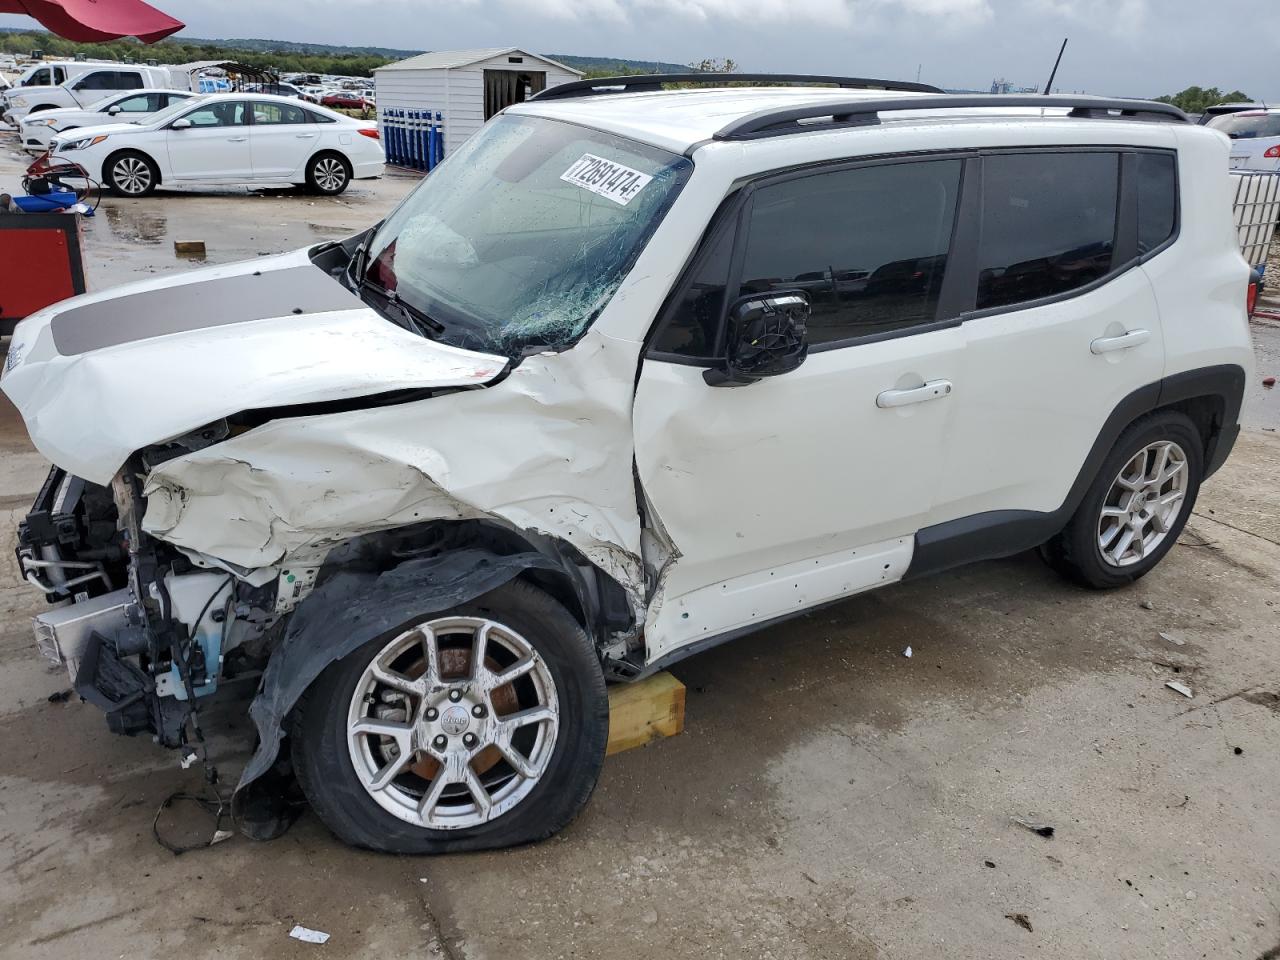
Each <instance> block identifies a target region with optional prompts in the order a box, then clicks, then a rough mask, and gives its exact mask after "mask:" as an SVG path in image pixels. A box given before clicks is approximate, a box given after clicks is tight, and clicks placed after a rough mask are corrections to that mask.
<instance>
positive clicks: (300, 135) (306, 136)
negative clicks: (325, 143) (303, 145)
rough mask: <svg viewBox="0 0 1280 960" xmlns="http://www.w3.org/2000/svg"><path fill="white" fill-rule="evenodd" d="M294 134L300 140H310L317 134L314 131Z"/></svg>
mask: <svg viewBox="0 0 1280 960" xmlns="http://www.w3.org/2000/svg"><path fill="white" fill-rule="evenodd" d="M294 136H295V137H297V138H298V139H299V140H310V139H311V138H312V137H314V136H315V134H314V133H295V134H294Z"/></svg>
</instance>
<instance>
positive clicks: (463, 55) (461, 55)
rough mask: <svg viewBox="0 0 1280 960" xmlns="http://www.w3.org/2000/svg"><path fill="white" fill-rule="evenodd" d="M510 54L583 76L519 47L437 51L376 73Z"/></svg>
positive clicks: (467, 62)
mask: <svg viewBox="0 0 1280 960" xmlns="http://www.w3.org/2000/svg"><path fill="white" fill-rule="evenodd" d="M510 54H518V55H519V56H522V57H526V58H528V59H530V60H537V61H539V62H540V63H549V64H551V65H552V66H553V67H559V68H560V69H561V70H564V71H567V72H568V73H572V74H576V75H577V76H582V71H581V70H574V69H573V68H572V67H566V66H565V65H564V64H563V63H559V62H558V61H556V60H552V59H551V58H550V57H543V56H539V55H538V54H536V53H529V52H527V51H525V50H521V49H520V48H519V47H484V48H480V49H476V50H436V51H434V52H431V53H420V54H418V55H417V56H416V57H410V58H409V59H408V60H398V61H396V62H395V63H389V64H387V65H386V66H385V67H378V68H377V70H375V71H374V72H375V73H377V72H379V71H382V70H453V69H456V68H458V67H468V66H470V65H471V64H473V63H480V62H481V61H482V60H492V59H493V58H494V57H505V56H508V55H510Z"/></svg>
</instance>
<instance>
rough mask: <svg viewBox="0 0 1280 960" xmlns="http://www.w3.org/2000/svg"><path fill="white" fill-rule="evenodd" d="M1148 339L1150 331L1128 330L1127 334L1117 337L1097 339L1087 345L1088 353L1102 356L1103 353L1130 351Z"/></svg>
mask: <svg viewBox="0 0 1280 960" xmlns="http://www.w3.org/2000/svg"><path fill="white" fill-rule="evenodd" d="M1150 339H1151V331H1150V330H1130V331H1129V332H1128V333H1126V334H1122V335H1121V336H1118V337H1099V338H1098V339H1097V340H1095V341H1093V343H1091V344H1089V352H1090V353H1095V354H1098V355H1102V354H1104V353H1114V352H1115V351H1117V350H1132V349H1133V348H1134V347H1140V346H1142V344H1144V343H1146V342H1147V341H1148V340H1150Z"/></svg>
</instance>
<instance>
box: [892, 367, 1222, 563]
mask: <svg viewBox="0 0 1280 960" xmlns="http://www.w3.org/2000/svg"><path fill="white" fill-rule="evenodd" d="M1244 385H1245V372H1244V370H1243V369H1242V368H1241V367H1238V366H1236V365H1234V364H1222V365H1219V366H1213V367H1203V368H1201V369H1199V370H1189V371H1186V372H1185V373H1178V374H1174V375H1172V376H1169V377H1166V378H1164V379H1163V380H1160V381H1158V382H1156V383H1151V384H1147V385H1146V386H1145V387H1140V388H1139V389H1137V390H1135V391H1133V393H1131V394H1129V395H1128V396H1127V397H1125V398H1124V399H1123V400H1121V401H1120V403H1118V404H1117V405H1116V408H1115V409H1114V410H1112V411H1111V415H1110V416H1109V417H1107V420H1106V422H1105V423H1104V424H1103V426H1102V429H1101V430H1100V431H1099V432H1098V437H1097V439H1096V440H1095V441H1094V443H1093V447H1092V448H1091V449H1090V450H1089V455H1088V456H1087V457H1086V458H1085V461H1084V464H1083V465H1082V466H1081V467H1080V472H1079V473H1078V474H1076V479H1075V482H1074V483H1073V484H1072V485H1071V489H1070V491H1068V493H1067V496H1066V499H1065V500H1064V501H1063V502H1062V505H1061V506H1060V507H1058V509H1056V510H1053V511H1048V512H1042V511H1036V510H992V511H990V512H987V513H979V514H974V515H972V516H968V517H960V518H958V519H956V520H949V521H947V522H946V523H939V524H935V525H934V526H931V527H926V528H924V529H923V530H920V531H918V532H917V533H916V538H915V540H916V542H915V551H914V553H913V554H912V557H911V565H910V566H909V567H908V568H907V572H906V574H905V575H904V576H903V579H904V580H909V579H915V578H916V577H922V576H926V575H927V574H931V573H939V572H941V571H943V570H950V569H951V568H953V567H958V566H961V565H963V564H967V563H975V562H977V561H979V560H995V559H997V558H999V557H1009V556H1013V555H1014V554H1017V553H1021V552H1022V551H1024V550H1030V549H1031V548H1033V547H1038V546H1040V544H1042V543H1044V542H1045V541H1046V540H1048V539H1049V538H1050V537H1052V536H1053V535H1054V534H1056V533H1057V532H1058V531H1060V530H1061V529H1062V528H1063V527H1065V526H1066V525H1067V521H1068V520H1070V519H1071V515H1072V514H1073V513H1075V511H1076V508H1077V507H1078V506H1079V505H1080V501H1081V500H1083V499H1084V495H1085V493H1086V491H1088V489H1089V485H1090V484H1092V483H1093V480H1094V478H1095V477H1096V476H1097V473H1098V469H1099V467H1100V466H1101V465H1102V461H1103V460H1104V459H1105V458H1106V456H1107V455H1108V454H1109V453H1110V452H1111V450H1112V448H1114V447H1115V444H1116V440H1118V439H1119V437H1120V434H1121V433H1122V432H1123V431H1124V429H1125V428H1126V427H1128V426H1129V424H1131V423H1133V421H1135V420H1137V419H1138V418H1139V417H1141V416H1142V415H1143V414H1146V413H1150V412H1151V411H1153V410H1158V409H1160V408H1161V407H1165V406H1168V405H1169V404H1173V403H1177V402H1179V401H1184V400H1191V399H1194V398H1198V397H1217V398H1219V399H1221V400H1222V403H1223V420H1222V423H1220V424H1216V427H1217V430H1216V432H1213V433H1211V434H1210V436H1208V437H1206V438H1205V446H1206V450H1205V476H1206V477H1208V476H1210V475H1211V474H1212V473H1213V472H1214V471H1215V470H1217V469H1218V468H1219V467H1220V466H1222V464H1223V462H1225V460H1226V458H1227V455H1228V454H1229V453H1230V452H1231V447H1232V445H1233V444H1234V443H1235V438H1236V435H1237V434H1238V433H1239V424H1238V423H1237V420H1238V419H1239V415H1240V405H1241V403H1242V402H1243V399H1244Z"/></svg>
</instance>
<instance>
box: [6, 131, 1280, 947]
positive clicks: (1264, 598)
mask: <svg viewBox="0 0 1280 960" xmlns="http://www.w3.org/2000/svg"><path fill="white" fill-rule="evenodd" d="M9 143H11V141H6V140H4V139H0V190H3V189H5V188H6V187H9V188H13V187H16V185H17V184H16V176H15V171H17V169H18V164H17V162H16V161H15V160H13V159H12V158H11V157H10V153H11V149H12V148H11V147H9V146H8V144H9ZM411 186H412V181H411V180H410V179H408V178H393V179H387V180H385V181H382V182H378V183H373V184H359V185H357V186H356V187H355V188H353V190H352V191H351V192H350V193H348V194H347V195H346V196H345V197H343V198H340V199H338V200H318V199H314V198H308V197H305V196H301V195H296V194H293V193H291V192H288V191H283V192H282V191H268V192H265V193H256V192H251V191H245V190H209V191H199V192H195V191H192V192H183V193H165V194H162V195H159V196H157V197H155V198H153V199H149V200H141V201H117V200H110V199H108V200H106V201H104V203H103V205H102V208H101V209H100V211H99V215H98V218H97V219H96V220H95V221H93V222H92V223H90V224H89V225H88V226H87V230H86V238H85V239H86V246H87V252H88V261H89V271H90V283H91V285H92V286H93V287H95V288H102V287H105V286H109V285H113V284H116V283H120V282H123V281H126V280H129V279H133V278H135V277H138V276H143V275H146V274H149V273H156V272H163V271H169V270H176V269H182V268H184V267H186V266H188V263H187V262H185V261H182V260H179V259H178V258H175V256H174V255H173V250H172V246H171V241H173V240H204V241H205V243H206V245H207V249H208V259H209V260H210V261H213V262H216V261H225V260H231V259H235V258H238V257H245V256H254V255H255V254H257V253H258V252H260V251H261V252H274V251H278V250H283V249H288V248H290V247H293V246H298V245H302V244H305V243H308V242H310V241H313V240H315V239H316V238H318V237H329V236H340V235H341V234H342V233H343V232H345V231H350V230H353V229H354V228H356V227H359V226H362V225H364V224H366V223H368V222H370V221H372V220H375V219H376V218H378V217H380V216H382V215H383V214H384V213H385V212H386V211H387V210H388V209H389V207H390V206H391V204H392V203H394V201H395V200H396V199H398V198H399V197H400V196H402V195H403V194H404V193H405V192H406V191H407V189H408V188H409V187H411ZM1254 332H1255V336H1256V340H1257V345H1258V358H1259V360H1258V363H1259V372H1260V373H1261V374H1268V373H1274V372H1276V370H1277V369H1278V368H1280V324H1267V323H1259V324H1256V325H1255V328H1254ZM0 349H2V348H0ZM104 415H109V412H106V413H104ZM1245 419H1246V424H1247V429H1246V432H1245V433H1244V435H1243V436H1242V438H1241V440H1240V443H1239V445H1238V446H1237V449H1236V453H1235V455H1234V457H1233V458H1232V460H1231V461H1230V462H1229V463H1228V465H1227V466H1226V467H1225V468H1224V469H1223V470H1222V472H1221V473H1220V474H1219V475H1218V476H1216V477H1214V478H1213V480H1212V481H1210V482H1209V483H1208V484H1207V485H1206V487H1205V488H1204V490H1203V491H1202V495H1201V499H1200V503H1199V505H1198V507H1197V510H1196V514H1195V516H1194V517H1193V519H1192V521H1191V523H1190V524H1189V525H1188V527H1187V530H1186V532H1185V533H1184V535H1183V537H1182V539H1181V541H1180V544H1179V546H1177V547H1176V548H1175V549H1174V550H1173V551H1172V553H1170V555H1169V557H1168V558H1167V559H1166V561H1165V562H1164V563H1163V564H1162V565H1161V567H1160V569H1159V570H1158V571H1156V572H1155V573H1154V574H1152V575H1151V576H1149V577H1148V578H1146V579H1145V580H1143V581H1142V582H1141V583H1139V584H1137V585H1136V586H1134V587H1132V588H1130V589H1127V590H1122V591H1118V592H1113V593H1105V594H1095V593H1087V592H1083V591H1081V590H1078V589H1075V588H1073V587H1071V586H1068V585H1067V584H1065V583H1063V582H1062V581H1060V580H1058V579H1057V578H1056V577H1055V576H1054V575H1053V574H1051V573H1050V572H1049V570H1048V569H1047V568H1045V567H1044V566H1043V565H1042V564H1041V563H1040V561H1039V560H1038V559H1037V558H1036V557H1034V556H1029V555H1028V556H1021V557H1015V558H1012V559H1009V560H1004V561H999V562H994V563H985V564H981V565H977V566H974V567H970V568H967V569H963V570H959V571H955V572H953V573H949V574H946V575H943V576H939V577H936V578H934V579H932V580H928V581H924V582H916V583H912V584H909V585H902V586H895V587H891V588H888V589H885V590H882V591H879V592H877V593H874V594H870V595H866V596H863V597H859V598H856V599H853V600H851V601H849V602H847V603H844V604H842V605H840V606H837V607H834V608H830V609H828V610H825V611H822V612H820V613H815V614H813V615H811V616H808V617H805V618H803V619H800V620H796V621H793V622H791V623H789V624H787V625H785V626H781V627H777V628H774V629H771V630H767V631H764V632H761V633H759V634H757V635H755V636H753V637H749V638H747V639H744V640H740V641H738V642H736V643H734V644H731V645H728V646H725V647H721V648H719V649H717V650H714V651H711V652H709V653H705V654H702V655H701V656H698V657H696V658H693V659H691V660H688V661H685V662H684V663H682V664H680V665H679V666H677V667H676V668H675V670H674V671H673V672H674V673H676V675H677V676H678V677H679V678H680V679H681V680H683V681H684V682H685V683H686V684H687V685H688V689H689V700H688V710H687V730H686V732H685V734H684V735H683V736H680V737H676V738H674V739H671V740H666V741H662V742H658V743H655V744H653V745H651V746H649V747H648V748H645V749H642V750H636V751H632V752H630V753H625V754H621V755H619V756H616V757H613V758H611V759H610V760H609V761H608V762H607V763H606V765H605V770H604V775H603V778H602V780H601V783H600V786H599V789H598V790H597V792H596V794H595V796H594V798H593V799H592V801H591V803H590V804H589V806H588V808H587V810H586V811H585V813H584V814H583V815H582V816H581V817H580V818H579V819H578V820H577V822H575V823H574V824H573V825H572V826H571V827H570V828H569V829H568V830H566V831H565V832H564V833H563V834H562V835H561V836H559V837H557V838H555V839H553V840H551V841H548V842H546V843H543V844H541V845H538V846H533V847H528V848H524V849H519V850H509V851H503V852H498V853H488V854H478V855H465V856H456V857H449V858H439V859H428V858H420V859H419V858H393V857H385V856H377V855H373V854H368V853H364V852H360V851H354V850H350V849H347V848H345V847H343V846H341V845H340V844H338V843H337V842H336V841H335V840H334V839H333V838H332V837H331V836H330V835H329V834H328V833H327V832H326V831H325V829H324V828H323V827H322V826H321V825H320V824H319V823H318V822H317V821H316V819H315V818H314V817H312V816H310V815H309V814H307V815H304V816H303V818H302V819H301V820H300V822H299V823H298V824H297V825H296V826H295V827H294V828H293V829H292V830H291V831H290V832H289V833H288V834H287V835H286V836H285V837H284V838H283V839H281V840H278V841H275V842H272V843H266V844H261V843H254V842H251V841H248V840H245V839H242V838H239V837H237V838H235V839H233V840H230V841H228V842H226V843H223V844H220V845H218V846H216V847H214V848H212V849H206V850H201V851H198V852H195V853H190V854H187V855H184V856H182V857H179V858H175V857H173V856H172V855H171V854H169V853H168V852H166V851H165V850H163V849H161V848H160V847H159V846H158V845H157V844H156V843H155V842H154V841H153V839H152V837H151V820H152V817H153V816H154V814H155V812H156V809H157V807H158V805H159V804H160V802H161V800H162V799H163V798H164V797H166V796H167V795H168V794H170V793H171V792H173V791H174V790H176V789H179V788H182V787H186V788H189V789H195V788H198V786H199V780H198V778H197V777H196V775H195V772H194V771H190V772H184V771H181V770H180V769H179V767H178V764H177V759H176V756H175V755H174V754H171V753H167V752H165V751H162V750H159V749H158V748H156V747H153V746H152V745H151V744H150V743H149V742H148V741H146V740H145V739H137V740H128V739H123V738H119V737H114V736H112V735H111V734H109V733H108V732H107V730H106V728H105V726H104V724H103V722H102V719H101V717H100V715H99V714H98V712H97V711H96V710H95V709H93V708H91V707H89V706H86V705H82V704H80V703H78V702H75V701H71V702H63V703H57V702H49V700H48V697H49V695H50V694H55V693H57V692H59V691H61V690H64V689H65V688H66V686H67V680H66V676H65V674H62V673H61V672H59V671H58V670H56V669H50V668H49V667H48V666H46V664H45V663H44V662H43V661H42V660H41V659H40V658H39V657H38V656H37V654H36V652H35V650H34V648H33V646H32V642H31V640H30V631H29V626H28V617H29V616H30V615H31V614H32V613H33V612H35V611H36V610H37V609H39V608H40V606H41V603H42V601H41V600H40V598H39V597H38V596H37V595H36V594H35V593H34V592H33V591H32V590H30V589H29V588H24V587H23V586H22V585H20V584H19V583H18V582H17V578H16V570H15V564H14V562H13V557H12V546H13V543H12V530H13V527H14V524H15V523H16V521H17V520H18V519H19V518H20V517H21V516H22V515H23V514H24V512H25V510H26V507H27V505H28V504H29V502H30V500H31V497H32V495H33V494H34V492H35V490H36V488H37V486H38V484H39V483H40V481H41V479H42V478H43V475H44V472H45V470H46V465H45V464H44V463H43V462H42V460H41V458H40V457H39V456H38V455H37V454H36V453H35V452H34V451H33V450H32V449H31V447H30V445H29V443H28V441H27V439H26V435H25V432H24V430H23V427H22V424H21V422H20V421H19V420H18V418H17V417H16V415H15V413H14V411H13V410H12V408H10V407H8V406H7V405H4V403H3V401H0V541H3V542H0V904H2V905H3V909H0V958H10V957H13V958H18V957H21V958H23V960H40V958H46V957H48V958H65V957H82V956H83V957H90V956H92V957H107V956H127V957H141V958H153V957H155V958H158V957H168V956H181V957H184V958H191V960H196V958H202V957H221V958H237V957H245V958H251V957H262V956H272V957H278V958H290V957H318V956H328V957H343V958H347V957H374V956H377V957H386V956H412V957H430V958H436V957H451V958H493V960H500V958H511V957H520V958H571V957H578V958H612V957H618V958H624V957H625V958H634V957H648V956H662V957H664V958H668V960H671V958H681V957H690V958H697V960H710V958H720V957H724V958H733V960H739V958H744V957H745V958H778V960H791V958H796V960H799V958H844V960H870V958H910V960H916V958H922V957H947V958H949V960H962V958H1015V957H1031V956H1039V957H1063V958H1072V960H1081V958H1094V957H1097V958H1116V957H1124V958H1126V960H1135V958H1161V960H1164V958H1192V957H1211V958H1215V960H1218V958H1244V960H1257V958H1260V957H1267V958H1274V957H1277V956H1280V791H1277V789H1276V784H1277V783H1280V670H1278V668H1277V664H1278V663H1280V632H1278V631H1277V624H1278V621H1280V607H1277V606H1276V603H1277V599H1278V594H1277V586H1278V584H1280V486H1278V485H1277V482H1276V481H1277V478H1278V477H1280V439H1278V438H1277V435H1276V433H1274V432H1273V431H1274V428H1275V427H1277V426H1280V404H1278V403H1277V401H1276V394H1275V393H1274V392H1269V391H1267V390H1265V389H1264V388H1262V387H1261V386H1257V387H1255V390H1254V394H1253V395H1252V396H1250V398H1249V404H1248V409H1247V411H1246V416H1245ZM1162 632H1163V633H1165V634H1168V635H1169V636H1170V637H1172V638H1173V639H1174V640H1175V641H1178V642H1177V643H1174V642H1170V641H1169V640H1165V639H1162V638H1161V636H1160V634H1161V633H1162ZM908 645H910V646H911V647H912V648H913V651H914V656H913V657H911V658H910V659H908V658H906V657H904V656H903V651H904V649H905V648H906V647H907V646H908ZM1169 680H1179V681H1182V682H1184V683H1186V684H1188V685H1189V686H1190V687H1191V688H1192V690H1193V691H1194V697H1193V698H1192V699H1190V700H1187V699H1184V698H1183V697H1182V696H1180V695H1179V694H1177V693H1175V692H1173V691H1172V690H1170V689H1168V688H1166V687H1165V682H1166V681H1169ZM230 716H231V717H232V718H233V719H234V717H235V714H234V711H233V712H231V713H230ZM247 736H248V732H247V729H246V724H245V723H244V721H243V720H240V721H239V722H238V725H237V726H236V727H234V728H232V729H230V730H229V731H228V732H227V734H226V735H225V736H223V737H220V738H218V740H217V741H216V743H215V749H216V750H217V751H219V752H221V753H224V754H229V755H230V756H231V761H230V762H228V764H227V768H226V773H227V774H228V775H230V776H232V777H233V776H234V773H235V770H234V759H235V757H237V756H242V755H243V750H242V747H237V746H236V745H237V744H243V743H244V741H245V740H246V738H247ZM1015 817H1027V818H1032V819H1034V820H1036V821H1039V822H1043V823H1045V824H1049V825H1052V826H1053V827H1054V830H1055V832H1054V836H1053V837H1052V839H1044V838H1042V837H1040V836H1037V835H1036V834H1034V833H1031V832H1029V831H1028V830H1026V829H1024V828H1023V827H1021V826H1018V825H1016V824H1015V823H1014V822H1013V818H1015ZM165 823H166V828H176V826H177V825H182V824H185V825H187V826H188V827H191V828H192V829H194V828H195V827H203V828H206V829H207V826H208V824H207V822H205V821H202V820H200V819H199V818H198V816H196V815H195V814H194V813H193V812H192V811H191V810H185V811H177V810H175V811H171V812H170V813H169V814H167V815H166V821H165ZM295 923H301V924H303V925H305V926H308V927H312V928H317V929H320V930H324V931H326V932H328V933H330V934H331V935H332V938H331V939H330V940H329V942H328V944H326V945H325V946H313V945H308V944H303V943H298V942H296V941H293V940H290V939H289V938H288V932H289V930H290V928H291V927H292V926H293V925H294V924H295Z"/></svg>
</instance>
